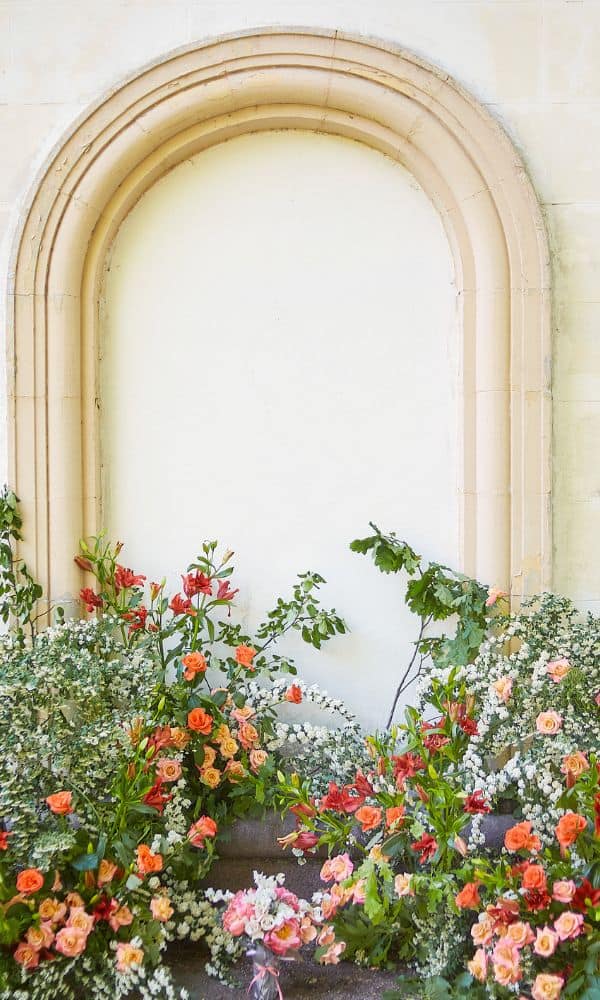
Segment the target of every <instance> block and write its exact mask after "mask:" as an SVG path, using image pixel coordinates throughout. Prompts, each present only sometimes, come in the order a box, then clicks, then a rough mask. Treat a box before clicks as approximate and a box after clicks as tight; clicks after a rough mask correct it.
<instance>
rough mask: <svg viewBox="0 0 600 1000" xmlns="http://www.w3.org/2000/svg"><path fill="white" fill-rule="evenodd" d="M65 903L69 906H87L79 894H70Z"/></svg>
mask: <svg viewBox="0 0 600 1000" xmlns="http://www.w3.org/2000/svg"><path fill="white" fill-rule="evenodd" d="M65 903H66V904H67V906H85V903H84V901H83V899H82V897H81V896H80V895H79V893H78V892H68V893H67V895H66V896H65Z"/></svg>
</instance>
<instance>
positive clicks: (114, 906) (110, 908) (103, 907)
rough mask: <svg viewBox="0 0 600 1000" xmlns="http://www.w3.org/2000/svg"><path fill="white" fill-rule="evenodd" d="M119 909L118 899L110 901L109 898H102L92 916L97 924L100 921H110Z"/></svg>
mask: <svg viewBox="0 0 600 1000" xmlns="http://www.w3.org/2000/svg"><path fill="white" fill-rule="evenodd" d="M118 909H119V903H118V902H117V900H116V899H109V898H108V896H102V897H101V899H100V900H99V901H98V903H96V905H95V907H94V909H93V910H92V914H93V917H94V920H95V921H96V923H98V922H99V921H100V920H106V921H108V920H110V918H111V917H112V915H113V913H116V911H117V910H118Z"/></svg>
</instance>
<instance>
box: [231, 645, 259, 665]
mask: <svg viewBox="0 0 600 1000" xmlns="http://www.w3.org/2000/svg"><path fill="white" fill-rule="evenodd" d="M255 656H256V650H255V649H254V648H253V647H252V646H238V647H237V649H236V651H235V658H236V661H237V662H238V663H239V665H240V666H241V667H246V668H247V669H248V670H254V667H253V666H252V660H253V659H254V657H255Z"/></svg>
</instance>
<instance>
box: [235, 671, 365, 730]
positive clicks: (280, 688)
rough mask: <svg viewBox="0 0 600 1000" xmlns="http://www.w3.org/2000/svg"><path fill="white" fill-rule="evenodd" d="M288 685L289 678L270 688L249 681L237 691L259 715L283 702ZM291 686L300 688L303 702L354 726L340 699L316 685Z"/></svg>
mask: <svg viewBox="0 0 600 1000" xmlns="http://www.w3.org/2000/svg"><path fill="white" fill-rule="evenodd" d="M290 683H292V682H291V681H290V678H289V677H277V678H276V679H275V680H274V681H273V682H272V683H271V685H270V686H266V685H265V684H261V683H259V682H258V681H254V680H249V681H246V683H245V684H242V685H241V686H240V688H239V691H240V693H241V694H242V695H243V696H244V698H245V699H246V702H247V704H248V705H250V706H251V707H252V708H254V709H256V711H257V712H258V713H259V714H260V713H261V712H264V711H266V710H267V709H272V708H276V707H277V705H280V704H281V703H282V701H284V699H285V692H286V690H287V689H288V688H289V686H290ZM293 684H294V685H295V686H296V687H299V688H300V691H301V692H302V699H303V701H305V702H309V703H310V704H312V705H316V706H317V707H318V708H320V709H322V710H323V711H324V712H331V713H333V714H335V715H339V716H340V717H341V718H342V719H344V720H345V721H346V723H347V724H349V725H356V716H355V715H354V714H353V713H352V712H351V711H350V709H349V708H348V706H347V705H346V704H345V703H344V702H343V701H342V700H341V699H340V698H332V697H331V695H329V694H328V693H327V691H322V690H321V688H320V687H319V685H318V684H310V685H308V684H306V683H305V682H304V681H302V680H300V679H294V680H293Z"/></svg>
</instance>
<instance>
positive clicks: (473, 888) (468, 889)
mask: <svg viewBox="0 0 600 1000" xmlns="http://www.w3.org/2000/svg"><path fill="white" fill-rule="evenodd" d="M454 902H455V903H456V905H457V906H458V907H459V909H461V910H478V909H479V907H480V906H481V899H480V898H479V884H478V883H477V882H467V884H466V885H465V887H464V889H461V890H460V892H459V893H457V895H456V896H455V897H454Z"/></svg>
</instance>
